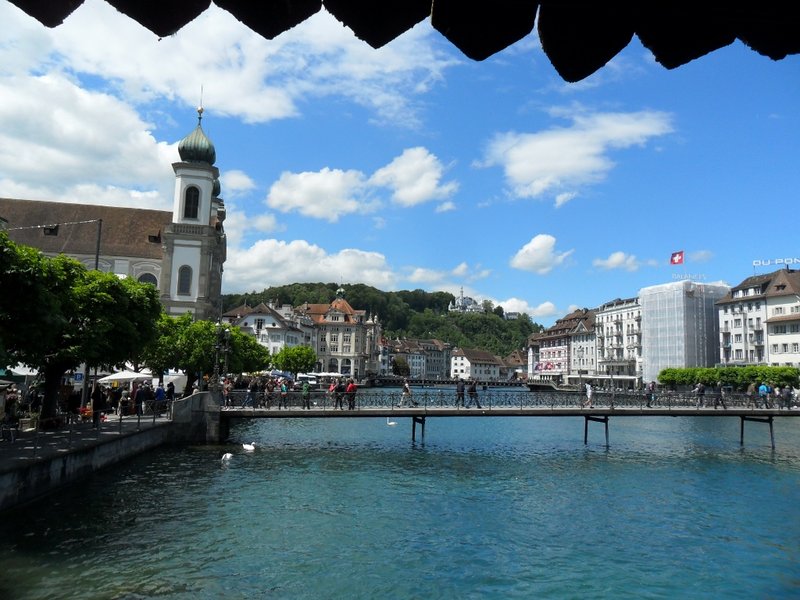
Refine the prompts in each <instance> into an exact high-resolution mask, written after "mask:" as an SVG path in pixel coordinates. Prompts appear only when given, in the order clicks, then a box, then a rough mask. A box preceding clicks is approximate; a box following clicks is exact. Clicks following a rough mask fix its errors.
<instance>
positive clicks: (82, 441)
mask: <svg viewBox="0 0 800 600" xmlns="http://www.w3.org/2000/svg"><path fill="white" fill-rule="evenodd" d="M168 422H169V419H167V418H166V417H157V418H156V419H155V421H154V420H153V415H145V416H143V417H142V418H141V421H140V420H139V419H138V418H137V417H136V416H126V417H122V419H120V418H119V417H117V416H114V415H109V419H108V420H107V421H104V422H101V423H100V428H99V429H94V428H93V427H92V423H91V421H89V422H86V423H74V424H72V425H65V426H63V427H61V428H60V429H57V430H54V431H35V430H28V431H24V430H20V431H19V432H18V433H17V436H16V440H15V441H13V442H12V441H11V440H10V432H8V431H4V432H3V436H4V437H3V439H2V440H0V472H6V471H11V470H14V469H18V468H20V467H22V466H26V465H28V464H30V463H31V462H34V461H38V460H44V459H49V458H52V457H54V456H58V455H60V454H64V453H67V452H70V451H72V450H75V449H78V448H86V447H89V446H94V445H98V444H103V443H105V442H107V441H110V440H111V439H113V438H115V437H119V436H120V435H128V434H131V433H135V432H136V431H138V430H140V429H147V428H150V427H154V426H160V425H163V424H164V423H168Z"/></svg>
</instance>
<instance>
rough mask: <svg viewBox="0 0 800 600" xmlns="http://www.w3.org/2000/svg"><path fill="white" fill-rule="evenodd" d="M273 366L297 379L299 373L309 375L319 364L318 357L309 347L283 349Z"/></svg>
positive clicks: (276, 356) (277, 355)
mask: <svg viewBox="0 0 800 600" xmlns="http://www.w3.org/2000/svg"><path fill="white" fill-rule="evenodd" d="M272 364H273V365H274V366H275V367H276V368H278V369H280V370H281V371H285V372H287V373H291V374H292V375H294V378H295V379H297V374H298V373H308V372H309V371H311V370H313V369H314V366H315V365H316V364H317V355H316V353H315V352H314V350H312V349H311V348H309V347H308V346H292V347H291V348H282V349H281V350H280V351H279V352H278V353H277V354H276V355H275V356H274V357H273V359H272Z"/></svg>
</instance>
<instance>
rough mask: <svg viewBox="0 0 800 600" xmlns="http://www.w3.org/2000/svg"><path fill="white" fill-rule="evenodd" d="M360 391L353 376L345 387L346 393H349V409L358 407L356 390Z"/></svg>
mask: <svg viewBox="0 0 800 600" xmlns="http://www.w3.org/2000/svg"><path fill="white" fill-rule="evenodd" d="M357 391H358V386H357V385H356V382H355V381H353V378H352V377H351V378H350V379H348V380H347V388H346V389H345V394H347V410H355V409H356V392H357Z"/></svg>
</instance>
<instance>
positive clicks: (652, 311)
mask: <svg viewBox="0 0 800 600" xmlns="http://www.w3.org/2000/svg"><path fill="white" fill-rule="evenodd" d="M729 291H730V288H729V287H728V286H727V285H723V284H704V283H697V282H694V281H688V280H687V281H676V282H672V283H665V284H661V285H654V286H650V287H646V288H642V289H641V290H640V291H639V302H640V304H641V311H642V377H643V380H644V381H657V380H658V374H659V373H660V372H661V370H662V369H666V368H671V367H673V368H685V367H712V366H714V365H715V364H717V363H718V362H719V341H718V340H719V322H718V320H717V309H716V302H717V301H718V300H720V299H722V298H724V297H725V296H726V295H727V294H728V292H729Z"/></svg>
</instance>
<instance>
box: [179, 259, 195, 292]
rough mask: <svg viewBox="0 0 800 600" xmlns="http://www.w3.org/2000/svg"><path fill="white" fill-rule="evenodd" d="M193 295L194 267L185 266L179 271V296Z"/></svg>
mask: <svg viewBox="0 0 800 600" xmlns="http://www.w3.org/2000/svg"><path fill="white" fill-rule="evenodd" d="M191 293H192V267H190V266H188V265H183V266H182V267H181V268H180V269H178V294H180V295H181V296H188V295H189V294H191Z"/></svg>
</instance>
